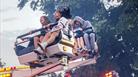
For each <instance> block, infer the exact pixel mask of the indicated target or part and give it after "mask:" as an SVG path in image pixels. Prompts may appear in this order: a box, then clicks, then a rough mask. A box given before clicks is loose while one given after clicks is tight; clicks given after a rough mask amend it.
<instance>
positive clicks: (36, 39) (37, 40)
mask: <svg viewBox="0 0 138 77" xmlns="http://www.w3.org/2000/svg"><path fill="white" fill-rule="evenodd" d="M40 23H41V25H42V28H45V29H43V30H42V31H41V35H39V36H35V37H34V47H35V48H37V47H38V43H41V42H42V40H43V38H44V36H45V34H46V32H47V31H49V30H50V28H49V26H48V24H49V23H50V21H49V19H48V18H47V17H46V16H41V17H40Z"/></svg>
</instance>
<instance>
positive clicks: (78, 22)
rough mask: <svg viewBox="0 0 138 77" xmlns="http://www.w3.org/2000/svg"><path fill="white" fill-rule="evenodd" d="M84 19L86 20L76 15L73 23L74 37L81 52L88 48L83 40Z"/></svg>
mask: <svg viewBox="0 0 138 77" xmlns="http://www.w3.org/2000/svg"><path fill="white" fill-rule="evenodd" d="M82 21H84V20H83V19H82V18H81V17H79V16H76V17H75V18H74V25H73V32H74V37H75V40H76V42H77V47H78V50H79V51H80V52H81V51H84V50H86V48H85V46H84V41H83V30H82V25H83V22H82Z"/></svg>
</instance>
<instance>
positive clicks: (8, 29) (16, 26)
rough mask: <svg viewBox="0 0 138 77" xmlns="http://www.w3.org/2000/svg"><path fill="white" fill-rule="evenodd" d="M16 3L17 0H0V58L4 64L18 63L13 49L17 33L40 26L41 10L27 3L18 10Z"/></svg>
mask: <svg viewBox="0 0 138 77" xmlns="http://www.w3.org/2000/svg"><path fill="white" fill-rule="evenodd" d="M17 4H18V0H0V58H2V61H4V62H5V63H6V66H14V65H19V62H18V59H17V56H16V55H15V51H14V42H15V38H16V37H17V34H18V33H20V31H21V32H22V31H23V30H26V29H27V30H28V29H30V30H31V29H36V28H40V27H41V25H40V22H39V18H40V16H41V15H43V14H42V12H40V11H35V12H34V11H33V10H32V9H31V8H30V7H29V4H27V5H26V6H25V7H24V8H23V9H22V10H19V9H18V8H17ZM28 31H29V30H28Z"/></svg>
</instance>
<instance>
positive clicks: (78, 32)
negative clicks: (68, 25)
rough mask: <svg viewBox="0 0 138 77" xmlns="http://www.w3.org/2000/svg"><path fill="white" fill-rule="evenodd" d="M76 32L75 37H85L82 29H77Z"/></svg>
mask: <svg viewBox="0 0 138 77" xmlns="http://www.w3.org/2000/svg"><path fill="white" fill-rule="evenodd" d="M75 33H76V35H75V38H80V37H83V32H82V31H76V32H75Z"/></svg>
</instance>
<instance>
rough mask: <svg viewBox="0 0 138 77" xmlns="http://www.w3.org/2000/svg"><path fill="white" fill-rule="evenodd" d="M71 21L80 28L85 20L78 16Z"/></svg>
mask: <svg viewBox="0 0 138 77" xmlns="http://www.w3.org/2000/svg"><path fill="white" fill-rule="evenodd" d="M73 21H74V25H80V26H81V25H83V24H84V22H85V20H84V19H82V18H81V17H79V16H76V17H75V18H74V20H73Z"/></svg>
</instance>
